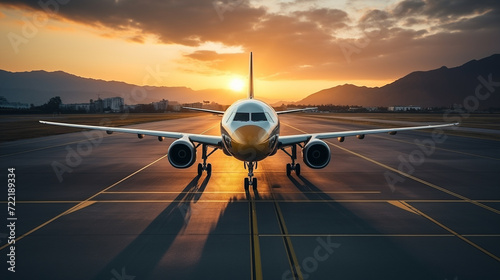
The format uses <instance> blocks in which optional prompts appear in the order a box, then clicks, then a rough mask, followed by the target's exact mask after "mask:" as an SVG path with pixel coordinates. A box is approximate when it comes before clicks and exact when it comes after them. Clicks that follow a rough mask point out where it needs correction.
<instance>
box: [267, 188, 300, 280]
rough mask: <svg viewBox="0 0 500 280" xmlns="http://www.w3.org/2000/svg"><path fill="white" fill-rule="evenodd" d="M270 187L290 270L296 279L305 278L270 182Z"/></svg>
mask: <svg viewBox="0 0 500 280" xmlns="http://www.w3.org/2000/svg"><path fill="white" fill-rule="evenodd" d="M268 187H269V189H270V191H271V197H272V202H273V204H274V209H275V211H276V218H277V219H278V225H279V228H280V232H281V234H283V242H284V245H285V250H286V254H287V256H288V263H289V264H290V272H292V275H293V278H294V279H298V280H304V276H303V275H302V271H301V270H300V269H301V267H300V263H299V261H298V260H297V255H296V254H295V250H294V249H293V244H292V240H291V239H290V236H288V234H289V233H288V229H287V227H286V224H285V219H284V218H283V213H282V212H281V208H280V206H279V204H278V201H277V200H276V196H275V193H274V191H273V188H271V186H270V185H269V184H268Z"/></svg>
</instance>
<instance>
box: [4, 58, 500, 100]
mask: <svg viewBox="0 0 500 280" xmlns="http://www.w3.org/2000/svg"><path fill="white" fill-rule="evenodd" d="M490 74H492V80H493V81H500V54H495V55H492V56H490V57H487V58H483V59H481V60H472V61H469V62H467V63H466V64H464V65H462V66H459V67H454V68H447V67H445V66H443V67H441V68H439V69H435V70H431V71H418V72H413V73H410V74H408V75H406V76H405V77H403V78H401V79H399V80H397V81H395V82H393V83H391V84H388V85H385V86H383V87H375V88H369V87H359V86H354V85H349V84H346V85H342V86H336V87H333V88H329V89H324V90H321V91H319V92H316V93H313V94H311V95H309V96H308V97H306V98H304V99H302V100H300V101H297V102H285V101H280V102H274V104H273V105H276V106H280V105H281V104H283V103H285V104H290V103H291V104H305V105H321V104H335V105H360V106H365V107H369V106H385V107H387V106H394V105H415V106H422V107H437V106H451V105H453V104H463V101H464V99H465V98H466V97H467V96H469V95H473V94H474V92H475V89H476V87H477V86H478V85H479V81H478V79H477V77H478V76H479V75H481V76H483V77H484V78H485V79H488V75H490ZM0 96H3V97H5V98H6V99H7V100H8V101H10V102H21V103H28V104H34V105H41V104H43V103H46V102H47V101H48V100H49V99H50V98H51V97H54V96H60V97H61V99H62V101H63V103H66V104H68V103H85V102H89V100H90V99H94V100H95V99H97V98H98V96H100V97H101V98H106V97H115V96H121V97H124V98H125V103H126V104H138V103H151V102H155V101H159V100H161V99H167V100H171V101H178V102H180V103H190V102H201V101H203V100H206V101H213V102H217V103H219V104H231V103H233V102H234V101H236V100H237V99H240V98H244V96H245V94H244V93H240V94H235V93H234V92H232V91H229V90H224V89H207V90H198V91H196V90H193V89H191V88H187V87H154V86H145V87H138V86H136V85H133V84H127V83H124V82H116V81H104V80H96V79H89V78H82V77H78V76H75V75H72V74H68V73H65V72H62V71H56V72H46V71H31V72H17V73H13V72H8V71H3V70H0ZM264 100H265V99H264ZM480 105H481V107H482V108H488V107H500V88H497V90H496V92H494V93H492V94H491V97H490V98H489V99H488V100H486V101H483V102H481V104H480Z"/></svg>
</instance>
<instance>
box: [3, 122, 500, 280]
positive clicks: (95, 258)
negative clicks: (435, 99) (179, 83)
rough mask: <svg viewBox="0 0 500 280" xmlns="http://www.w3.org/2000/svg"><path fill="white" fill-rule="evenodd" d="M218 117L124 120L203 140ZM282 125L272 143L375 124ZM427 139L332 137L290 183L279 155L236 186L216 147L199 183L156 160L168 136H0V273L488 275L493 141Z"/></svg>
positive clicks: (499, 183) (236, 175)
mask: <svg viewBox="0 0 500 280" xmlns="http://www.w3.org/2000/svg"><path fill="white" fill-rule="evenodd" d="M219 121H220V117H217V116H212V115H207V116H204V117H196V118H187V119H179V120H170V121H164V122H155V123H148V124H142V125H135V126H133V127H141V128H145V129H161V130H166V131H182V132H190V133H205V134H210V135H217V134H218V133H219ZM416 121H418V120H416ZM281 122H282V129H281V134H282V135H291V134H298V133H302V132H304V131H305V132H308V133H313V132H326V131H339V130H351V129H360V128H374V127H369V126H361V125H353V124H343V123H341V122H339V121H338V120H319V119H312V118H305V117H302V116H301V115H300V114H296V115H285V116H283V117H282V118H281ZM438 136H439V135H437V134H434V138H433V134H432V133H431V132H423V131H419V132H405V133H398V134H397V135H395V136H389V135H386V134H384V135H373V136H371V135H369V136H367V137H366V138H365V139H364V140H358V139H356V138H355V137H351V138H347V139H346V141H345V142H343V143H339V142H337V140H336V139H332V140H330V141H328V144H329V146H330V148H331V156H332V161H331V162H330V164H329V165H328V166H327V167H326V168H324V169H320V170H313V169H309V168H307V167H306V166H305V165H304V164H302V174H301V176H297V175H296V174H292V175H291V176H290V177H287V175H286V172H285V164H286V163H288V162H289V161H290V160H289V157H288V156H287V155H286V154H284V153H283V152H281V151H280V152H278V153H277V154H276V155H275V156H273V157H270V158H268V159H266V160H264V161H262V162H260V163H259V165H258V169H257V170H256V172H255V173H256V178H258V180H259V186H258V189H257V190H256V191H254V190H250V191H247V192H246V191H245V190H244V188H243V179H244V178H245V177H246V171H245V170H244V168H243V163H241V162H239V161H237V160H234V159H232V158H230V157H227V156H225V155H224V154H223V153H222V152H221V151H216V152H215V153H214V154H213V155H212V156H211V157H210V158H209V162H210V163H212V165H213V173H212V175H211V176H210V177H207V175H206V173H204V174H203V175H202V176H201V177H197V176H196V165H194V166H193V167H191V168H188V169H175V168H173V167H172V166H170V164H169V162H168V160H167V158H166V152H167V149H168V146H169V143H171V142H172V141H171V140H165V141H163V142H159V141H158V140H157V139H156V138H153V137H146V138H144V139H138V138H137V137H136V136H135V135H129V134H118V133H115V134H113V135H102V134H99V133H96V132H94V133H82V132H79V133H71V134H65V135H58V136H50V137H43V138H36V139H29V140H20V141H14V142H7V143H2V144H0V148H1V155H0V159H1V170H2V178H3V179H2V180H3V181H4V182H3V183H2V184H3V185H4V186H5V187H3V188H2V189H3V191H1V192H0V200H1V201H2V202H1V203H0V205H1V210H0V218H1V221H2V222H1V223H2V224H5V225H2V226H1V227H0V246H1V247H0V248H1V249H0V263H1V267H0V268H1V270H0V278H1V279H106V280H109V279H115V280H120V279H129V280H132V279H136V280H141V279H436V280H444V279H450V280H451V279H457V280H458V279H459V280H463V279H483V280H484V279H500V174H499V171H500V145H499V144H500V142H499V141H492V140H483V139H478V138H470V137H458V136H443V135H441V136H439V137H438ZM198 157H200V153H198ZM300 157H301V154H300V153H299V158H300ZM298 162H300V163H302V160H301V159H299V160H298ZM8 168H15V170H14V171H13V172H12V173H13V174H14V177H15V186H16V188H15V193H14V195H15V200H16V203H15V205H12V204H8V203H7V200H8V197H9V193H8V187H7V186H8V181H7V180H8V174H9V171H8ZM11 177H12V176H11ZM12 196H13V195H11V197H12ZM8 206H11V207H13V208H14V209H10V210H13V212H14V213H12V215H9V213H8V209H7V207H8ZM8 218H11V220H7V219H8ZM11 222H14V224H15V231H13V232H11V231H10V229H9V228H8V227H7V225H9V224H10V223H11ZM12 234H13V236H12V237H15V238H16V242H15V244H14V246H15V247H14V251H15V272H11V271H9V270H8V268H9V267H12V266H11V264H12V263H11V264H9V263H8V262H7V261H8V260H9V259H10V258H11V257H10V256H8V254H11V246H12V245H10V244H7V243H8V241H9V240H12V239H9V238H10V236H11V235H12ZM11 255H12V254H11Z"/></svg>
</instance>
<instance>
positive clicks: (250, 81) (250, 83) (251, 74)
mask: <svg viewBox="0 0 500 280" xmlns="http://www.w3.org/2000/svg"><path fill="white" fill-rule="evenodd" d="M248 98H250V99H253V59H252V52H250V77H249V85H248Z"/></svg>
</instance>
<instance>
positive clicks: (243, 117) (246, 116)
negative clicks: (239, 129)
mask: <svg viewBox="0 0 500 280" xmlns="http://www.w3.org/2000/svg"><path fill="white" fill-rule="evenodd" d="M249 120H250V113H236V114H235V116H234V119H233V121H239V122H247V121H249Z"/></svg>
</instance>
